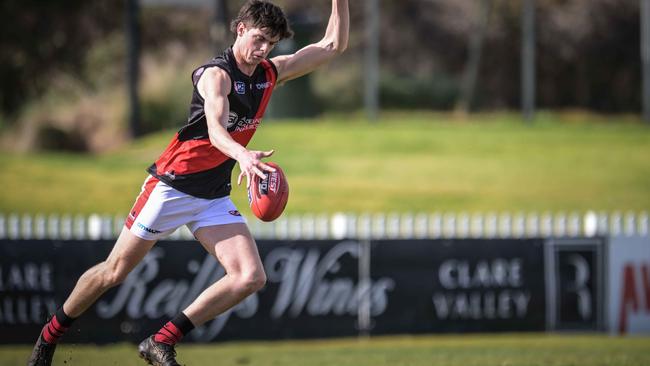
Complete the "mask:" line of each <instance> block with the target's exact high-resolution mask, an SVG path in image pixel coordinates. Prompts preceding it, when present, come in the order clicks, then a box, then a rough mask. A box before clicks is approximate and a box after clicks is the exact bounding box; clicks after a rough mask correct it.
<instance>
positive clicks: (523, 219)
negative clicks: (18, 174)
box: [0, 211, 650, 240]
mask: <svg viewBox="0 0 650 366" xmlns="http://www.w3.org/2000/svg"><path fill="white" fill-rule="evenodd" d="M124 217H125V216H123V215H117V216H111V215H100V214H92V215H87V216H85V215H67V214H64V215H47V216H46V215H28V214H23V215H18V214H1V213H0V239H6V238H8V239H63V240H67V239H82V240H88V239H90V240H98V239H112V238H115V237H117V235H118V234H119V232H120V231H121V229H122V225H123V222H124ZM648 226H649V224H648V213H647V212H645V211H644V212H626V213H622V212H611V213H608V212H593V211H589V212H586V213H569V214H565V213H541V214H538V213H526V214H524V213H517V214H511V213H498V214H497V213H474V214H467V213H402V214H360V215H358V214H349V213H335V214H331V215H327V214H305V215H285V216H283V217H281V218H279V219H278V220H276V221H274V222H271V223H265V222H261V221H259V220H257V219H255V218H252V219H249V227H250V229H251V231H252V233H253V235H254V236H255V237H256V238H259V239H341V238H358V239H404V238H408V239H412V238H415V239H418V238H419V239H426V238H433V239H437V238H529V237H592V236H649V235H650V234H649V233H648ZM191 238H192V234H191V233H190V232H189V230H188V229H187V228H186V227H184V226H183V227H181V228H179V229H178V230H176V231H175V232H174V233H173V234H172V235H170V237H169V239H172V240H184V239H191Z"/></svg>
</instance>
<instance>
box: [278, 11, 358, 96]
mask: <svg viewBox="0 0 650 366" xmlns="http://www.w3.org/2000/svg"><path fill="white" fill-rule="evenodd" d="M349 29H350V14H349V10H348V0H332V14H331V15H330V19H329V22H328V24H327V30H326V31H325V36H324V37H323V39H321V40H320V41H318V42H316V43H313V44H310V45H308V46H305V47H303V48H301V49H300V50H298V51H297V52H296V53H294V54H291V55H281V56H277V57H274V58H272V59H271V61H273V63H274V64H275V67H276V68H277V70H278V84H281V83H284V82H285V81H288V80H291V79H295V78H298V77H300V76H303V75H305V74H308V73H310V72H312V71H314V70H315V69H316V68H318V67H319V66H320V65H323V64H325V63H327V62H329V61H331V60H332V59H333V58H335V57H336V56H338V55H340V54H341V53H343V51H345V49H346V48H347V47H348V37H349Z"/></svg>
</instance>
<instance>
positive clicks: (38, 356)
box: [27, 335, 56, 366]
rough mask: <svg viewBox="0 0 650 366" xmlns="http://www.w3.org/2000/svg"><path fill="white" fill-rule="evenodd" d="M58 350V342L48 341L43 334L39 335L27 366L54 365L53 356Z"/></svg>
mask: <svg viewBox="0 0 650 366" xmlns="http://www.w3.org/2000/svg"><path fill="white" fill-rule="evenodd" d="M55 350H56V343H47V342H45V340H44V339H43V336H41V335H39V336H38V340H37V341H36V345H34V350H33V351H32V355H31V356H30V357H29V361H27V366H50V365H52V357H54V351H55Z"/></svg>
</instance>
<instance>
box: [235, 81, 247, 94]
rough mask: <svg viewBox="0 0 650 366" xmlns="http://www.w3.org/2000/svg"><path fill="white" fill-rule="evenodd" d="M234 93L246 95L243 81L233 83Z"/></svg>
mask: <svg viewBox="0 0 650 366" xmlns="http://www.w3.org/2000/svg"><path fill="white" fill-rule="evenodd" d="M235 92H236V93H237V94H246V83H244V82H243V81H235Z"/></svg>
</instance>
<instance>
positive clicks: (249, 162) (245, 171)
mask: <svg viewBox="0 0 650 366" xmlns="http://www.w3.org/2000/svg"><path fill="white" fill-rule="evenodd" d="M274 152H275V151H274V150H269V151H256V150H246V151H245V152H244V153H242V154H241V155H240V156H238V159H237V162H238V163H239V170H240V171H241V172H240V173H239V176H238V177H237V185H241V182H242V179H244V177H246V188H250V185H251V181H252V179H253V178H254V177H255V175H257V176H258V177H260V178H262V179H264V178H266V174H265V173H264V172H265V171H266V172H274V171H275V168H273V167H271V166H269V165H267V164H265V163H264V162H263V161H262V160H261V159H263V158H268V157H269V156H271V155H273V153H274Z"/></svg>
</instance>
